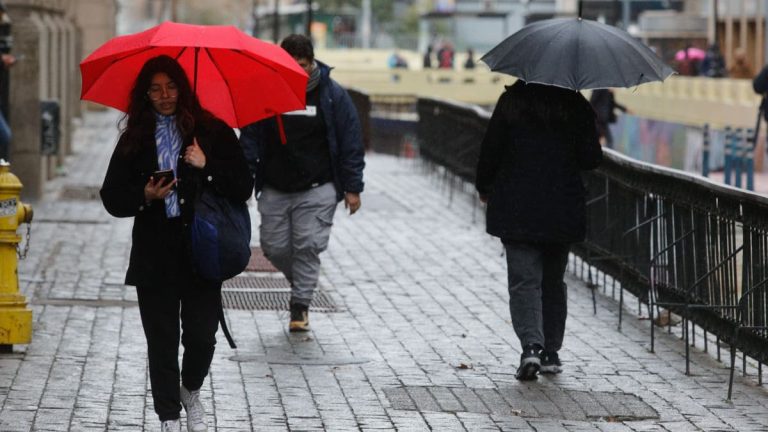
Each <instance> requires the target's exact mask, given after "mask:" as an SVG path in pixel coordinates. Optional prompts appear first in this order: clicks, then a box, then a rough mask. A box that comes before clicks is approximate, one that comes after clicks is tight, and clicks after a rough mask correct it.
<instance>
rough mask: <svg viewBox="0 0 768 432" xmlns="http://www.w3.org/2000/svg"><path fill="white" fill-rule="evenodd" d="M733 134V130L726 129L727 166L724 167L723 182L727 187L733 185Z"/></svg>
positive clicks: (727, 127) (728, 127)
mask: <svg viewBox="0 0 768 432" xmlns="http://www.w3.org/2000/svg"><path fill="white" fill-rule="evenodd" d="M732 137H733V132H732V130H731V127H730V126H726V127H725V146H724V150H725V164H724V166H723V182H724V183H725V184H727V185H729V184H731V169H732V168H733V167H732V166H731V165H732V164H733V159H732V155H731V142H732Z"/></svg>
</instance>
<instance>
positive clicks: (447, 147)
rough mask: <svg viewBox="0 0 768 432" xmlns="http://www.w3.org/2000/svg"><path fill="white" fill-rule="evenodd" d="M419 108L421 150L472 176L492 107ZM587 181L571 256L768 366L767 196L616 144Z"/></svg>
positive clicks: (431, 103)
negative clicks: (627, 153) (627, 152)
mask: <svg viewBox="0 0 768 432" xmlns="http://www.w3.org/2000/svg"><path fill="white" fill-rule="evenodd" d="M417 109H418V115H419V124H418V137H419V145H420V152H421V155H422V157H424V158H426V159H428V160H430V161H432V162H435V163H437V164H440V165H442V166H444V167H446V168H447V169H448V170H450V171H451V172H453V173H454V174H456V175H458V176H460V177H461V178H463V179H464V180H466V181H469V182H473V181H474V178H475V166H476V163H477V158H478V155H479V148H480V142H481V141H482V138H483V134H484V132H485V128H486V125H487V122H488V120H489V118H490V114H489V113H488V112H486V111H483V110H481V109H479V108H477V107H474V106H470V105H465V104H460V103H454V102H449V101H444V100H438V99H429V98H422V99H419V101H418V104H417ZM584 179H585V183H586V185H587V189H588V194H589V196H588V198H587V199H588V206H587V209H588V234H587V239H586V241H585V242H583V243H580V244H578V245H575V246H574V248H573V251H574V253H575V254H576V255H578V256H579V257H581V258H582V259H583V260H584V261H585V262H586V263H587V264H588V265H589V266H591V267H593V268H596V269H598V270H600V271H602V272H603V273H604V274H608V275H610V276H611V277H612V278H613V280H615V281H618V282H619V283H620V286H621V289H627V290H629V291H630V292H632V293H633V294H634V295H635V296H636V297H637V298H639V299H640V300H641V301H643V302H644V303H646V304H647V305H648V309H649V311H650V313H651V318H653V317H654V316H658V310H659V308H664V309H668V310H672V311H674V312H675V313H677V314H679V315H680V316H682V317H683V319H684V320H685V321H684V329H685V330H684V335H685V338H686V342H688V340H689V330H688V327H689V322H692V323H694V324H695V325H697V326H699V327H700V328H702V329H704V331H705V332H711V333H713V334H715V335H716V337H717V338H718V341H719V340H723V341H725V342H727V343H729V344H731V345H732V346H733V345H735V346H737V347H738V349H739V350H741V351H742V352H743V353H744V354H745V355H746V356H749V357H752V358H755V359H756V360H758V362H759V365H760V367H762V363H765V362H766V361H768V329H767V327H766V326H768V198H766V197H763V196H759V195H756V194H753V193H749V192H745V191H741V190H738V189H734V188H731V187H728V186H723V185H720V184H716V183H713V182H710V181H708V180H706V179H703V178H700V177H697V176H692V175H689V174H686V173H684V172H680V171H676V170H671V169H666V168H663V167H658V166H655V165H650V164H645V163H641V162H637V161H634V160H631V159H629V158H626V157H624V156H622V155H620V154H618V153H616V152H613V151H606V152H605V159H604V163H603V164H602V166H601V167H600V168H599V169H598V170H595V171H592V172H588V173H586V174H585V175H584ZM651 327H652V328H653V327H654V326H651ZM694 334H695V333H694ZM705 340H706V337H705ZM686 345H687V346H688V345H689V344H688V343H686ZM718 349H719V345H718ZM718 352H719V351H718ZM732 363H733V362H732Z"/></svg>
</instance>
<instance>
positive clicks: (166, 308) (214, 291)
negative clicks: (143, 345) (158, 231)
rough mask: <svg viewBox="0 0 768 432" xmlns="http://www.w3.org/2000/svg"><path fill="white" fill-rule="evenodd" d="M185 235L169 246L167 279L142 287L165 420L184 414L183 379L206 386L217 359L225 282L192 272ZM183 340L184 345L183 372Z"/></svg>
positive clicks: (155, 393) (156, 397)
mask: <svg viewBox="0 0 768 432" xmlns="http://www.w3.org/2000/svg"><path fill="white" fill-rule="evenodd" d="M173 229H176V227H174V228H173ZM181 235H182V232H181V229H180V227H178V240H179V241H178V242H177V243H176V244H174V245H173V246H170V247H169V252H171V253H169V262H168V263H165V264H167V269H168V271H169V274H168V276H169V277H168V282H166V283H162V284H157V285H151V286H139V287H137V293H138V298H139V312H140V314H141V323H142V325H143V326H144V335H145V336H146V338H147V353H148V357H149V379H150V383H151V385H152V399H153V401H154V405H155V412H156V413H157V415H158V416H159V417H160V421H165V420H174V419H177V418H179V415H180V413H181V400H180V396H179V378H181V384H183V385H184V387H186V388H187V389H188V390H197V389H199V388H200V387H202V385H203V381H204V380H205V377H206V375H208V368H209V367H210V365H211V360H212V359H213V352H214V348H215V345H216V330H217V329H218V323H219V322H218V319H219V308H220V302H221V294H220V288H221V284H220V283H217V284H214V283H210V282H205V281H203V280H201V279H199V278H197V277H194V276H193V275H192V269H191V264H189V262H188V260H186V259H184V258H183V257H184V256H185V255H184V254H183V252H182V246H181V244H182V243H181V240H182V238H181ZM179 318H181V328H179ZM179 339H181V344H182V345H183V346H184V354H183V357H182V363H181V373H179V361H178V358H179Z"/></svg>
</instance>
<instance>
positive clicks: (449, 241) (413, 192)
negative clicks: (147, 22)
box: [0, 112, 768, 432]
mask: <svg viewBox="0 0 768 432" xmlns="http://www.w3.org/2000/svg"><path fill="white" fill-rule="evenodd" d="M116 119H117V117H116V116H115V114H114V113H111V112H104V113H97V114H88V115H87V116H86V117H85V120H84V123H83V124H82V125H81V126H80V127H79V128H78V130H77V134H76V139H75V151H76V154H75V155H74V156H73V157H71V158H69V159H68V161H67V165H66V168H67V175H66V176H63V177H60V178H57V179H55V180H54V181H52V182H50V184H49V190H47V193H46V197H45V199H43V200H42V201H41V202H38V203H35V218H36V219H35V221H34V222H33V233H32V244H31V249H30V253H29V257H28V259H27V260H25V261H22V262H21V264H20V271H19V278H20V281H21V287H22V292H23V294H25V295H26V296H27V299H28V300H29V302H30V306H31V308H32V309H33V311H34V320H35V323H34V325H35V328H34V336H33V341H32V343H31V344H30V345H28V346H16V347H14V353H12V354H4V355H0V431H8V432H11V431H32V430H34V431H68V430H69V431H104V430H109V431H138V430H148V431H154V430H158V429H159V424H158V421H157V420H156V416H155V414H154V412H153V410H152V401H151V396H150V393H149V380H148V378H147V366H146V360H145V359H146V349H145V343H144V336H143V333H142V329H141V324H140V321H139V314H138V308H137V307H136V295H135V292H134V289H133V288H132V287H126V286H124V285H123V284H122V281H123V276H124V270H125V267H126V264H127V260H128V252H129V245H130V228H131V224H132V221H131V220H121V219H120V220H119V219H114V218H111V217H110V216H109V215H107V214H106V212H105V211H104V210H103V209H102V207H101V204H100V202H99V201H98V199H96V196H95V195H94V193H95V192H96V191H97V190H98V186H99V185H100V183H101V180H102V177H103V175H104V172H105V171H106V165H107V163H108V159H109V155H110V153H111V150H112V148H113V146H114V143H115V141H116V135H117V129H116V127H115V122H116ZM367 161H368V167H367V169H366V182H367V185H366V192H365V193H364V194H363V195H362V199H363V208H362V210H361V212H360V213H358V214H356V215H355V216H353V217H350V216H347V215H346V214H344V213H343V211H342V210H341V209H339V212H338V213H337V218H336V220H335V227H334V229H333V234H332V239H331V244H330V247H329V250H328V252H326V253H325V254H324V256H323V272H322V275H321V289H322V292H323V293H324V294H325V295H326V296H327V299H328V301H329V302H332V303H334V304H331V305H330V307H328V308H326V309H323V310H324V311H325V312H323V311H319V310H317V309H316V310H312V311H311V315H310V319H311V323H312V329H313V330H312V332H310V333H309V334H303V335H296V334H289V333H288V332H287V328H286V327H287V319H288V316H287V313H286V312H285V311H274V310H272V311H270V310H246V309H234V308H232V309H227V310H226V314H227V318H228V320H229V322H230V326H231V329H232V331H233V334H234V337H235V339H236V341H237V342H238V345H239V348H238V349H237V350H231V349H229V348H228V346H227V345H226V343H224V339H223V337H220V338H219V339H220V342H219V346H218V349H217V352H216V356H215V358H214V361H213V365H212V368H211V373H210V379H208V380H206V383H205V385H204V387H203V391H202V395H203V402H204V405H205V406H206V407H207V409H208V417H209V425H211V430H217V431H284V430H294V431H308V430H329V431H347V430H349V431H353V430H394V429H397V430H414V431H420V430H436V431H464V430H467V431H480V430H482V431H486V430H487V431H494V430H522V431H675V432H678V431H694V430H705V431H765V430H768V398H767V397H766V396H768V393H767V392H766V389H765V388H764V387H760V386H757V385H756V379H755V377H754V376H752V377H747V378H741V377H738V378H737V380H736V385H735V391H734V397H733V402H732V403H729V402H726V401H725V400H724V399H725V395H726V390H727V382H728V381H727V379H728V375H727V374H728V369H727V367H726V365H725V364H722V363H719V362H717V361H716V360H714V359H713V358H712V356H711V355H709V354H706V353H703V352H701V351H700V350H693V351H692V352H693V356H692V359H693V363H692V365H691V370H692V375H691V376H686V375H685V374H684V369H685V363H684V351H685V346H684V345H683V343H682V342H681V341H680V340H679V338H678V337H677V336H676V335H675V334H674V333H673V334H667V333H666V332H659V339H657V346H656V352H655V353H650V352H649V350H648V347H649V340H650V337H649V323H648V321H647V320H644V319H642V318H641V317H638V316H637V314H636V310H635V309H636V307H635V306H634V305H632V307H630V308H627V309H626V310H625V311H624V312H625V314H624V324H623V328H622V330H621V331H617V323H618V303H617V302H616V301H614V300H613V299H612V298H610V297H608V296H605V295H603V294H598V296H597V314H593V311H592V298H591V295H590V290H589V289H588V288H587V287H586V285H585V284H584V283H583V282H581V281H579V280H576V279H575V278H573V276H572V275H570V274H569V280H568V284H569V302H570V303H569V318H568V324H567V334H566V340H565V346H564V349H563V351H562V352H561V358H562V360H563V363H564V372H563V373H562V374H561V375H557V376H550V377H542V378H540V379H539V380H538V381H536V382H527V383H521V382H518V381H516V380H515V379H514V370H515V367H516V365H517V361H518V358H519V346H518V343H517V340H516V337H515V335H514V332H513V331H512V327H511V324H510V322H509V316H508V307H507V294H506V286H505V281H506V272H505V267H504V265H505V264H504V258H503V256H502V247H501V245H500V244H499V243H498V242H497V241H496V240H494V239H493V238H491V237H489V236H488V235H486V234H485V233H484V226H483V222H482V217H481V210H479V209H478V208H475V207H474V206H473V204H472V202H471V199H470V195H469V194H467V193H464V192H461V191H458V190H456V189H455V188H454V189H449V188H448V187H446V185H445V183H444V182H443V181H442V180H441V176H439V175H437V174H435V173H434V172H430V169H429V168H426V167H425V166H423V165H421V164H420V163H418V162H414V161H404V160H397V159H394V158H390V157H385V156H380V155H369V156H368V158H367ZM252 204H253V203H252ZM252 210H253V212H252V215H253V219H254V227H256V226H257V225H258V216H257V213H256V211H255V208H253V209H252ZM255 232H257V231H255ZM253 244H254V245H257V244H258V239H257V238H254V239H253ZM574 264H575V263H574ZM243 278H251V280H256V279H260V280H262V281H263V280H264V278H273V279H275V283H277V282H278V280H277V279H279V278H278V277H277V276H276V275H275V274H273V273H267V272H253V273H248V274H245V275H243ZM243 278H241V279H239V280H238V282H243V281H246V279H243ZM277 284H278V285H279V283H277ZM232 291H236V290H235V289H232ZM241 291H242V292H241V294H242V293H243V292H245V294H248V295H250V296H251V297H254V298H256V299H257V300H259V299H261V300H264V299H265V298H267V297H268V296H267V293H268V292H269V293H271V294H270V295H272V296H273V297H274V296H277V297H279V296H280V294H281V292H280V290H279V289H278V290H272V291H268V290H265V291H262V292H261V294H254V291H256V290H251V291H250V294H249V293H248V292H246V291H248V290H241ZM600 291H602V290H600Z"/></svg>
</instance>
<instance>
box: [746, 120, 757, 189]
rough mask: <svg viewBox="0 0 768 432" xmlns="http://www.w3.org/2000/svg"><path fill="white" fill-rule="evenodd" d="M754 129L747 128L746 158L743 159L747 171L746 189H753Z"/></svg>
mask: <svg viewBox="0 0 768 432" xmlns="http://www.w3.org/2000/svg"><path fill="white" fill-rule="evenodd" d="M754 133H755V130H754V129H747V140H748V141H747V143H746V160H745V161H744V164H745V165H746V166H745V169H746V171H747V190H750V191H754V190H755V138H754Z"/></svg>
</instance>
